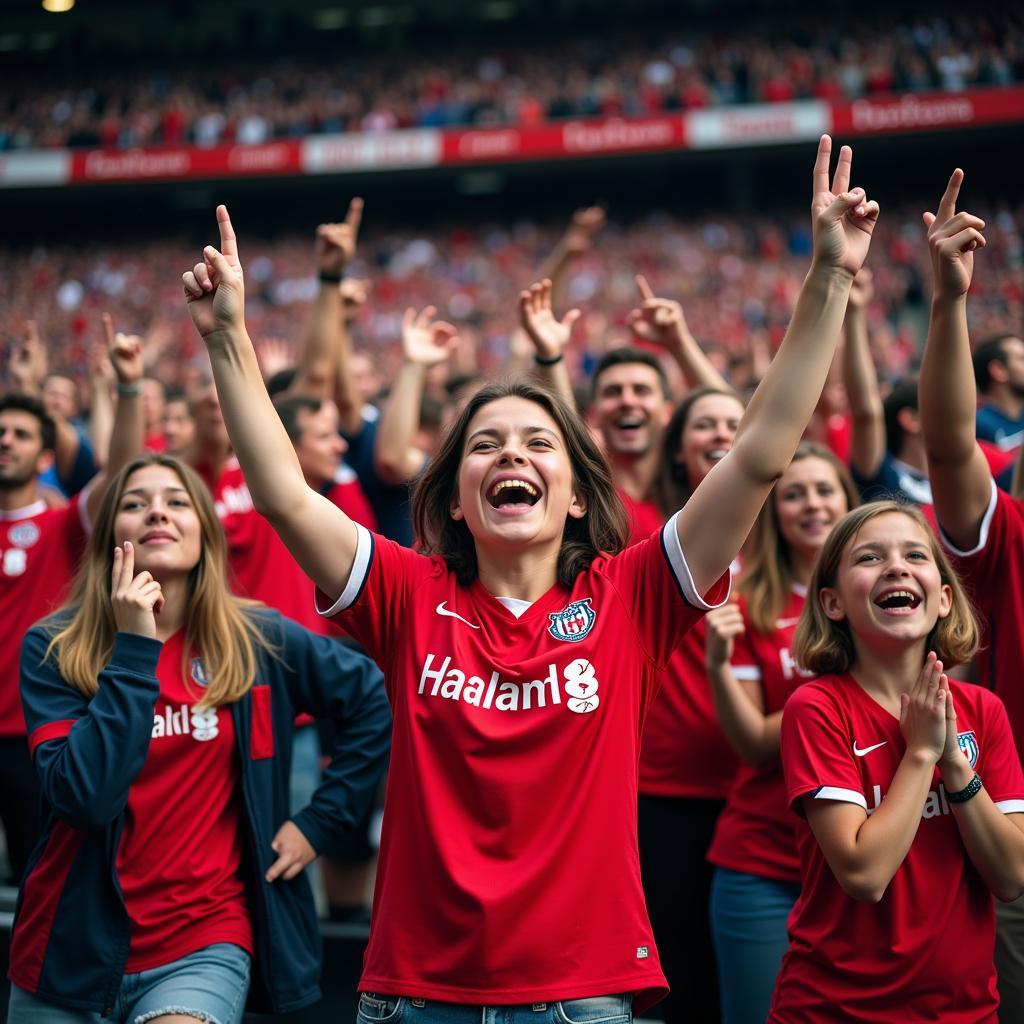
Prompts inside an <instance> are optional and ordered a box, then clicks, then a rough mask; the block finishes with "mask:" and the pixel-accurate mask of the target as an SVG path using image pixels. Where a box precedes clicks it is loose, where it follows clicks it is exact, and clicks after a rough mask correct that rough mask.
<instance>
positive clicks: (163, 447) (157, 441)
mask: <svg viewBox="0 0 1024 1024" xmlns="http://www.w3.org/2000/svg"><path fill="white" fill-rule="evenodd" d="M142 447H143V449H144V450H145V451H147V452H165V451H167V438H165V437H164V432H163V431H162V430H161V431H158V432H157V433H155V434H150V435H149V437H147V438H146V440H145V441H143V442H142Z"/></svg>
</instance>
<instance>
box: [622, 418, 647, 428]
mask: <svg viewBox="0 0 1024 1024" xmlns="http://www.w3.org/2000/svg"><path fill="white" fill-rule="evenodd" d="M643 425H644V421H643V420H641V419H624V420H619V421H618V423H616V424H615V426H617V427H618V428H619V429H620V430H632V429H633V428H634V427H642V426H643Z"/></svg>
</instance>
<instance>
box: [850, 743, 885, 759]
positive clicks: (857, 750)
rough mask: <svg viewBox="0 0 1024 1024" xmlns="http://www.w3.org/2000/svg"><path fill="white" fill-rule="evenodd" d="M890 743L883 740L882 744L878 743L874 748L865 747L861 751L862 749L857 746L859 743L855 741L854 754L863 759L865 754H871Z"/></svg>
mask: <svg viewBox="0 0 1024 1024" xmlns="http://www.w3.org/2000/svg"><path fill="white" fill-rule="evenodd" d="M888 742H889V741H888V740H882V742H881V743H876V744H875V745H874V746H871V747H864V748H863V749H861V748H860V747H858V746H857V741H856V740H854V741H853V752H854V753H855V754H856V755H857V756H858V757H863V756H864V755H865V754H870V753H871V751H872V750H877V749H878V748H879V747H884V746H885V745H886V743H888Z"/></svg>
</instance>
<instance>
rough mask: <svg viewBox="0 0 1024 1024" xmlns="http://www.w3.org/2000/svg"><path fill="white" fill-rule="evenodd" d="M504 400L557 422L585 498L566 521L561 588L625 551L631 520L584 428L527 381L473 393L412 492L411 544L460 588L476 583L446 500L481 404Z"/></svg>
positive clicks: (466, 536) (464, 539) (473, 563)
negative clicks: (578, 512)
mask: <svg viewBox="0 0 1024 1024" xmlns="http://www.w3.org/2000/svg"><path fill="white" fill-rule="evenodd" d="M502 398H522V399H525V400H526V401H528V402H533V403H534V404H536V405H539V406H540V407H541V408H542V409H543V410H544V411H545V412H546V413H547V414H548V415H549V416H550V417H551V418H552V419H553V420H554V421H555V423H556V424H557V426H558V429H559V430H560V431H561V433H562V437H563V438H564V439H565V446H566V451H567V452H568V455H569V463H570V465H571V466H572V477H573V486H574V487H575V489H576V491H577V492H578V493H579V494H580V495H582V496H583V497H584V498H585V500H586V509H587V511H586V514H585V515H584V516H583V517H582V518H581V519H573V518H571V517H569V516H566V520H565V528H564V531H563V533H562V547H561V550H560V551H559V554H558V579H559V582H560V583H562V584H563V586H566V587H571V586H572V585H573V583H574V582H575V580H576V577H577V576H578V575H579V574H580V573H581V572H583V571H585V570H586V569H587V568H589V567H590V564H591V562H593V561H594V559H595V558H597V556H598V555H599V554H600V553H601V552H609V553H611V554H615V553H616V552H618V551H622V550H623V549H624V548H625V547H626V544H627V543H628V541H629V519H628V517H627V515H626V509H625V507H624V506H623V504H622V499H621V498H620V497H619V495H618V492H617V491H616V490H615V485H614V483H613V482H612V475H611V470H610V469H609V468H608V463H607V462H606V461H605V458H604V456H603V455H602V454H601V451H600V449H599V448H598V447H597V445H596V444H595V443H594V439H593V438H592V437H591V435H590V431H589V430H588V429H587V427H586V424H584V422H583V420H582V419H580V417H579V416H578V415H577V414H576V412H575V411H573V410H572V409H570V408H569V406H568V405H566V404H565V402H564V401H562V399H561V398H559V397H558V396H557V395H555V394H553V393H552V392H550V391H548V390H547V389H546V388H544V387H541V386H540V385H538V384H533V383H530V382H528V381H518V380H508V381H497V382H495V383H493V384H487V385H485V386H484V387H482V388H480V390H479V391H476V392H475V393H474V394H473V396H472V397H471V398H470V399H469V401H468V402H467V403H466V406H465V408H463V410H462V412H460V413H459V415H458V417H456V419H455V422H454V423H453V424H452V425H451V427H450V428H449V430H448V433H447V434H446V435H445V437H444V439H443V440H442V442H441V447H440V448H439V449H438V452H437V455H435V456H434V458H433V459H432V460H431V463H430V465H429V466H428V467H427V470H426V472H424V474H423V475H422V476H421V477H420V480H419V483H418V484H417V485H416V490H415V491H414V492H413V496H412V517H413V526H414V528H415V531H416V538H417V541H418V543H419V545H420V547H421V548H422V550H423V551H425V552H426V553H427V554H437V555H440V556H441V557H442V558H443V559H444V560H445V563H446V564H447V566H448V568H449V569H450V570H451V571H452V572H454V573H455V575H456V577H457V578H458V581H459V582H460V583H461V584H463V585H466V584H468V583H471V582H472V581H473V580H475V579H476V577H477V559H476V545H475V544H474V541H473V535H472V534H471V533H470V531H469V527H468V526H467V525H466V523H465V521H464V520H455V519H453V518H452V514H451V508H452V501H453V499H454V498H455V496H456V492H457V490H458V486H459V467H460V466H461V464H462V454H463V453H462V449H463V446H464V445H465V440H466V431H467V430H468V428H469V423H470V421H471V420H472V419H473V417H474V416H475V415H476V414H477V413H478V412H479V411H480V410H481V409H482V408H483V407H484V406H485V405H489V404H490V403H491V402H496V401H498V400H499V399H502Z"/></svg>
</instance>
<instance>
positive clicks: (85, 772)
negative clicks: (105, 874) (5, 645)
mask: <svg viewBox="0 0 1024 1024" xmlns="http://www.w3.org/2000/svg"><path fill="white" fill-rule="evenodd" d="M50 638H51V633H50V632H49V631H48V630H47V629H46V628H44V627H35V628H33V629H31V630H29V632H28V633H26V635H25V640H24V642H23V644H22V650H21V700H22V707H23V709H24V713H25V724H26V725H27V727H28V742H29V747H30V749H31V751H32V755H33V759H34V761H35V766H36V772H37V774H38V776H39V780H40V784H41V786H42V790H43V794H44V796H45V797H46V799H47V802H48V803H49V804H50V806H51V807H52V808H53V810H54V813H55V814H56V815H57V817H58V818H60V819H61V820H62V821H64V822H65V823H67V824H68V825H71V826H72V828H78V829H89V828H98V827H101V826H103V825H105V824H107V822H109V821H112V820H113V819H114V818H116V817H117V815H118V814H120V813H121V811H122V810H123V809H124V806H125V804H126V803H127V800H128V788H129V786H130V785H131V784H132V782H133V781H134V779H135V777H136V776H137V775H138V774H139V771H140V770H141V769H142V766H143V764H144V762H145V760H146V753H147V751H148V750H149V740H150V735H151V733H152V730H153V708H154V706H155V704H156V699H157V697H158V696H159V693H160V684H159V683H158V681H157V678H156V666H157V661H158V660H159V657H160V650H161V648H162V646H163V645H162V644H161V643H159V642H158V641H156V640H151V639H149V638H148V637H144V636H137V635H135V634H131V633H118V634H117V637H116V639H115V641H114V650H113V653H112V655H111V658H110V662H109V663H108V664H107V666H106V667H105V668H104V669H103V671H102V672H101V673H100V677H99V691H98V692H97V693H96V695H95V696H94V697H93V698H92V699H91V700H88V699H86V697H85V696H84V695H83V694H81V693H80V692H79V691H78V690H76V689H75V688H74V687H72V686H70V685H69V684H68V683H67V682H65V681H64V679H63V678H61V675H60V673H59V672H58V671H57V666H56V662H55V659H54V658H53V657H50V658H47V657H46V650H47V647H48V645H49V642H50Z"/></svg>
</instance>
